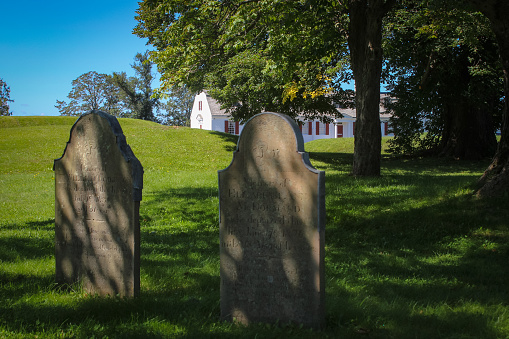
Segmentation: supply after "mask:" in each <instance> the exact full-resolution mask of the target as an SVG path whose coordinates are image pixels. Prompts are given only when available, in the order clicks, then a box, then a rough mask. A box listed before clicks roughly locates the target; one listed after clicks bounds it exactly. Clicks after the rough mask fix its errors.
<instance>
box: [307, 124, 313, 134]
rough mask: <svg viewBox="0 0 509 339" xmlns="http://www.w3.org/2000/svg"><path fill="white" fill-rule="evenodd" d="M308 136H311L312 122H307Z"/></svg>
mask: <svg viewBox="0 0 509 339" xmlns="http://www.w3.org/2000/svg"><path fill="white" fill-rule="evenodd" d="M308 135H313V122H311V121H310V122H308Z"/></svg>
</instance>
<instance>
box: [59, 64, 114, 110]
mask: <svg viewBox="0 0 509 339" xmlns="http://www.w3.org/2000/svg"><path fill="white" fill-rule="evenodd" d="M67 97H68V98H69V99H70V101H69V102H66V101H63V100H62V101H61V100H57V104H56V105H55V107H56V108H57V109H58V110H59V112H60V115H81V114H83V113H86V112H88V111H90V110H102V111H105V112H107V113H110V114H112V115H115V116H119V115H121V112H122V108H121V103H120V97H119V93H118V91H117V89H116V88H115V87H114V86H113V84H112V82H111V77H110V76H109V75H107V74H100V73H97V72H95V71H90V72H87V73H84V74H82V75H80V76H79V77H78V78H76V79H74V80H73V81H72V89H71V91H70V92H69V94H68V95H67Z"/></svg>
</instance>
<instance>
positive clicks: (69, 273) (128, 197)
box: [53, 111, 143, 297]
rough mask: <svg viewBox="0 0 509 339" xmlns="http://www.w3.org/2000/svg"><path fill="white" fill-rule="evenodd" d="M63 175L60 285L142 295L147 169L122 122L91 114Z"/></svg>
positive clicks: (74, 139)
mask: <svg viewBox="0 0 509 339" xmlns="http://www.w3.org/2000/svg"><path fill="white" fill-rule="evenodd" d="M53 169H54V171H55V259H56V281H57V283H60V284H72V283H75V282H81V283H82V284H83V288H84V290H85V291H87V292H88V293H91V294H99V295H120V296H126V297H132V296H136V295H138V294H139V289H140V225H139V206H140V201H141V195H142V188H143V168H142V166H141V164H140V162H139V161H138V159H137V158H136V157H135V156H134V154H133V152H132V150H131V148H130V147H129V145H128V144H127V143H126V139H125V136H124V134H123V132H122V128H121V127H120V124H119V123H118V121H117V119H116V118H115V117H113V116H111V115H109V114H107V113H104V112H101V111H91V112H89V113H86V114H83V115H82V116H81V117H80V118H79V119H78V120H77V121H76V123H75V124H74V125H73V126H72V128H71V135H70V138H69V141H68V142H67V145H66V147H65V150H64V153H63V155H62V157H61V158H59V159H56V160H55V162H54V167H53Z"/></svg>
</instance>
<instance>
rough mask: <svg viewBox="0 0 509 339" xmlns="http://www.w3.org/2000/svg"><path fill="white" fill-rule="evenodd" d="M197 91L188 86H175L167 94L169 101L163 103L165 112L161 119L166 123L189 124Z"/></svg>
mask: <svg viewBox="0 0 509 339" xmlns="http://www.w3.org/2000/svg"><path fill="white" fill-rule="evenodd" d="M194 97H195V93H193V92H191V91H190V90H189V89H188V88H187V87H181V88H177V87H173V88H172V89H171V93H170V94H167V95H165V98H166V99H167V101H166V102H165V103H164V104H163V113H161V114H160V115H159V120H160V121H161V123H162V124H164V125H172V126H189V123H190V121H189V119H190V118H191V111H192V109H193V102H194Z"/></svg>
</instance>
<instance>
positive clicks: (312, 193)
mask: <svg viewBox="0 0 509 339" xmlns="http://www.w3.org/2000/svg"><path fill="white" fill-rule="evenodd" d="M219 199H220V208H219V209H220V226H219V237H220V265H221V273H220V275H221V317H222V319H224V320H228V321H237V322H240V323H243V324H249V323H253V322H269V323H275V322H278V321H279V322H280V323H287V322H291V323H298V324H304V325H306V326H310V327H315V328H318V327H321V326H322V325H323V322H324V316H325V314H324V313H325V311H324V306H325V305H324V304H325V302H324V290H325V284H324V230H325V173H324V172H323V171H318V170H316V169H315V168H313V167H312V165H311V163H310V162H309V158H308V155H307V153H305V152H304V142H303V138H302V134H301V132H300V131H299V128H298V126H297V125H296V123H295V122H294V121H293V120H292V119H290V118H289V117H288V116H286V115H283V114H276V113H262V114H258V115H256V116H254V117H253V118H252V119H251V120H249V121H248V122H247V123H246V125H245V127H244V129H243V131H242V134H241V135H240V139H239V141H238V145H237V150H236V151H235V152H234V155H233V160H232V163H231V164H230V166H229V167H228V168H226V169H224V170H221V171H219Z"/></svg>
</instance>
